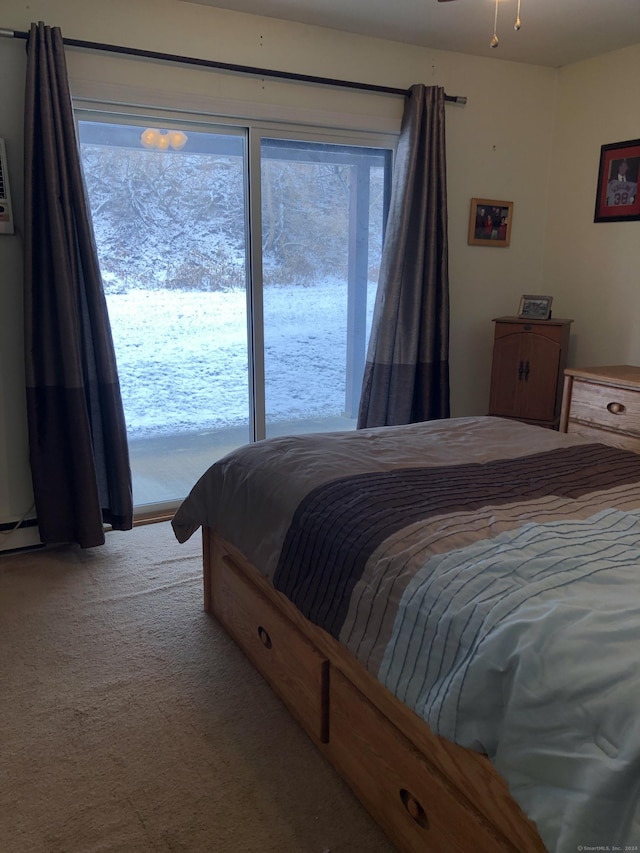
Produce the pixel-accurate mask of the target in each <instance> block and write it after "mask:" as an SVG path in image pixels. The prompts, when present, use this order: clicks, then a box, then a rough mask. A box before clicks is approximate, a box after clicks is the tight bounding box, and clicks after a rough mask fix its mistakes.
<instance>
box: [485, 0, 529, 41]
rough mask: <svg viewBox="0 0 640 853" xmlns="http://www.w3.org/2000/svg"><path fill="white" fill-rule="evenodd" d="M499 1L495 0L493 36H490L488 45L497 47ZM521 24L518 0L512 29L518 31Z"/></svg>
mask: <svg viewBox="0 0 640 853" xmlns="http://www.w3.org/2000/svg"><path fill="white" fill-rule="evenodd" d="M499 3H500V0H496V11H495V15H494V18H493V36H492V38H491V41H490V42H489V45H490V46H491V47H498V45H499V44H500V39H499V38H498V4H499ZM521 26H522V21H521V20H520V0H518V11H517V12H516V22H515V24H514V25H513V29H514V30H515V31H516V32H518V30H519V29H520V27H521Z"/></svg>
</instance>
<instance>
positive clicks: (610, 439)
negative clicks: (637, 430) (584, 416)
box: [567, 420, 640, 453]
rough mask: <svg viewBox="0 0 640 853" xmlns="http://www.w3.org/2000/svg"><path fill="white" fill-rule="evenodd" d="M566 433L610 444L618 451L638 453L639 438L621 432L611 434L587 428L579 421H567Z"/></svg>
mask: <svg viewBox="0 0 640 853" xmlns="http://www.w3.org/2000/svg"><path fill="white" fill-rule="evenodd" d="M567 432H569V433H571V434H572V435H580V436H582V438H587V439H589V441H597V442H602V443H603V444H610V445H612V447H619V448H620V450H631V451H632V452H633V453H640V436H634V435H627V434H625V433H623V432H611V430H608V429H602V427H593V426H588V425H587V424H584V423H582V422H581V421H571V420H570V421H569V423H568V425H567Z"/></svg>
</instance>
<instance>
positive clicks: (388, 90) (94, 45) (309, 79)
mask: <svg viewBox="0 0 640 853" xmlns="http://www.w3.org/2000/svg"><path fill="white" fill-rule="evenodd" d="M0 36H5V37H7V38H16V39H25V40H26V39H28V38H29V33H27V32H20V31H17V30H6V29H1V28H0ZM62 41H63V44H65V45H68V46H69V47H82V48H87V49H88V50H103V51H106V52H107V53H122V54H126V55H127V56H140V57H143V58H145V59H159V60H162V61H163V62H180V63H182V64H183V65H199V66H201V67H204V68H216V69H218V70H221V71H234V72H236V73H238V74H255V75H256V76H258V77H278V78H280V79H283V80H295V81H297V82H302V83H316V84H319V85H322V86H339V87H342V88H345V89H359V90H361V91H365V92H380V93H382V94H386V95H401V96H402V97H406V95H407V94H408V89H396V88H394V87H392V86H377V85H375V84H374V83H354V82H350V81H349V80H334V79H333V78H331V77H315V76H313V75H311V74H295V73H292V72H288V71H274V70H270V69H267V68H254V67H253V66H251V65H234V64H233V63H229V62H216V61H215V60H212V59H197V58H196V57H191V56H179V55H176V54H173V53H159V52H158V51H155V50H140V49H138V48H135V47H123V46H122V45H117V44H103V43H102V42H94V41H82V40H80V39H70V38H64V37H63V39H62ZM444 99H445V101H448V102H450V103H454V104H466V103H467V99H466V97H465V96H463V95H445V96H444Z"/></svg>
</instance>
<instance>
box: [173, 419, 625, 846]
mask: <svg viewBox="0 0 640 853" xmlns="http://www.w3.org/2000/svg"><path fill="white" fill-rule="evenodd" d="M200 525H206V526H209V527H212V528H213V529H215V530H217V531H218V532H219V533H220V534H221V535H222V536H223V537H224V538H226V539H227V540H229V541H230V542H232V543H233V544H235V545H237V546H238V547H239V548H240V549H241V550H242V551H243V552H244V554H245V555H246V556H247V558H248V559H249V560H250V561H251V562H252V563H253V565H254V566H256V568H257V569H258V570H259V571H261V572H263V573H264V574H265V575H266V576H267V577H268V578H269V579H270V580H271V581H272V583H273V584H274V586H275V587H276V588H277V589H279V590H281V591H282V592H283V593H284V594H285V595H286V596H287V597H289V598H290V599H291V600H292V601H293V602H294V603H295V604H296V606H297V607H298V608H299V609H300V610H301V611H302V613H303V614H304V615H305V616H306V617H307V618H308V619H310V620H311V621H312V622H314V623H315V624H317V625H320V626H321V627H322V628H324V629H325V630H326V631H328V632H329V633H331V634H332V635H333V636H334V637H336V638H337V639H339V640H340V641H341V642H342V643H343V644H344V645H346V646H347V647H348V648H349V649H350V650H351V651H352V652H353V654H354V655H356V657H357V658H358V659H359V660H360V661H361V662H362V664H363V665H364V666H365V667H366V668H367V669H368V670H369V671H370V672H372V673H373V674H374V675H375V676H376V677H377V678H378V679H379V680H380V681H381V682H382V683H383V684H385V686H386V687H387V688H388V689H390V690H391V691H392V692H393V693H394V694H395V695H396V696H398V697H399V698H400V699H402V701H404V702H405V703H406V704H407V705H409V706H410V707H411V708H412V709H414V710H415V711H416V712H417V713H418V714H419V715H420V716H421V717H423V718H424V719H425V720H426V721H427V722H428V724H429V725H430V727H431V728H432V730H433V731H435V732H437V733H438V734H441V735H442V736H444V737H446V738H449V739H450V740H452V741H455V742H456V743H459V744H461V745H463V746H467V747H469V748H472V749H476V750H480V751H482V752H485V753H486V754H487V755H488V756H489V757H490V758H491V760H492V761H493V762H494V764H495V765H496V767H497V769H498V770H499V771H500V772H501V773H502V775H503V776H504V777H505V778H506V780H507V782H508V784H509V787H510V789H511V792H512V794H513V796H514V797H515V799H516V800H517V801H518V802H519V803H520V805H521V806H522V808H523V809H524V811H525V813H526V814H528V815H529V817H531V818H532V819H533V820H534V821H535V822H536V823H537V826H538V831H539V832H540V835H541V837H542V839H543V840H544V842H545V844H546V845H547V847H548V848H549V850H552V851H559V852H560V851H561V853H564V852H565V851H575V850H577V849H579V846H580V845H582V846H583V847H584V848H585V849H587V848H588V847H589V846H592V847H594V846H598V845H600V846H605V847H606V846H607V845H608V846H609V847H611V849H613V845H619V846H622V848H623V849H624V846H625V845H631V844H638V843H640V805H639V804H640V660H639V650H640V456H636V455H635V454H632V453H629V452H626V451H622V450H618V449H616V448H613V447H609V446H606V445H601V444H593V443H588V442H587V441H585V440H584V439H580V438H579V437H574V436H569V435H561V434H558V433H556V432H553V431H551V430H544V429H540V428H537V427H532V426H527V425H525V424H521V423H518V422H512V421H506V420H501V419H498V418H460V419H452V420H446V421H434V422H430V423H425V424H412V425H408V426H402V427H386V428H382V429H371V430H362V431H359V432H355V433H329V434H323V435H319V434H318V435H308V436H293V437H287V438H279V439H270V440H268V441H263V442H258V443H256V444H253V445H250V446H247V447H244V448H241V449H240V450H238V451H234V453H232V454H230V455H229V456H227V457H225V459H223V460H220V461H219V462H217V463H215V464H214V465H213V466H212V467H211V468H210V469H209V470H208V471H207V472H205V474H204V475H203V477H202V478H201V479H200V480H199V481H198V483H197V484H196V485H195V486H194V488H193V490H192V492H191V494H190V495H189V497H188V498H187V499H186V500H185V501H184V503H183V504H182V506H181V507H180V509H179V510H178V512H177V513H176V516H175V518H174V520H173V526H174V530H175V533H176V536H177V538H178V539H179V540H180V541H184V540H185V539H187V538H188V537H189V536H190V535H191V534H192V533H193V532H194V531H195V530H196V529H197V528H198V527H199V526H200Z"/></svg>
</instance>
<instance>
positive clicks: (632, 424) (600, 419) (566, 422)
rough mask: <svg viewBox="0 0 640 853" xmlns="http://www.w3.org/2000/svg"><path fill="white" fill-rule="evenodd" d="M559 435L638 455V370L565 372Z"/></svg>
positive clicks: (628, 367)
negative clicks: (571, 433) (575, 437)
mask: <svg viewBox="0 0 640 853" xmlns="http://www.w3.org/2000/svg"><path fill="white" fill-rule="evenodd" d="M564 375H565V379H564V393H563V397H562V412H561V414H560V431H561V432H573V433H577V434H578V435H582V436H584V437H585V438H589V439H591V440H592V441H602V442H604V443H605V444H612V445H614V446H615V447H622V448H625V449H626V450H633V451H634V452H635V453H640V367H634V366H632V365H628V364H617V365H613V366H610V367H583V368H567V369H566V370H565V372H564Z"/></svg>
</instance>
